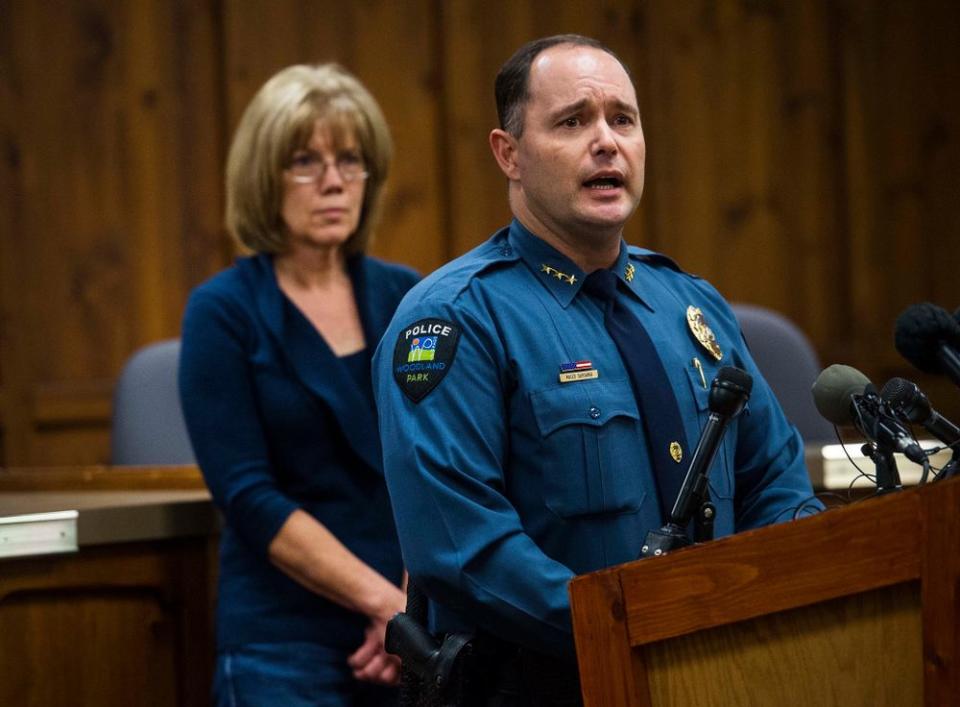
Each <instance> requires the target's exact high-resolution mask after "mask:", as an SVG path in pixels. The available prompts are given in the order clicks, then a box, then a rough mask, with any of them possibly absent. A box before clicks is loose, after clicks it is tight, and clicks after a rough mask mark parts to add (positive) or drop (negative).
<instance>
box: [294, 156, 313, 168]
mask: <svg viewBox="0 0 960 707" xmlns="http://www.w3.org/2000/svg"><path fill="white" fill-rule="evenodd" d="M316 163H317V158H316V157H314V156H313V155H294V156H293V159H292V160H290V166H291V167H312V166H313V165H315V164H316Z"/></svg>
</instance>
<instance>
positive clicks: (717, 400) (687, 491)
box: [640, 366, 753, 558]
mask: <svg viewBox="0 0 960 707" xmlns="http://www.w3.org/2000/svg"><path fill="white" fill-rule="evenodd" d="M752 389H753V378H752V377H751V376H750V374H749V373H747V372H746V371H743V370H740V369H739V368H734V367H732V366H726V367H724V368H721V369H720V370H719V372H718V373H717V377H716V378H714V379H713V383H712V384H711V385H710V397H709V407H710V416H709V417H708V418H707V424H706V426H704V428H703V432H701V433H700V441H699V442H697V448H696V450H695V451H694V453H693V458H692V459H691V460H690V466H689V468H688V469H687V474H686V476H685V477H684V478H683V485H682V486H681V487H680V493H678V494H677V500H676V502H675V503H674V504H673V510H671V511H670V518H669V520H668V521H667V523H666V525H664V526H663V527H662V528H660V529H659V530H651V531H650V532H648V533H647V537H646V540H644V541H643V547H642V548H640V557H641V558H643V557H650V556H653V555H663V554H665V553H667V552H670V551H671V550H677V549H679V548H681V547H686V546H687V545H691V544H692V543H691V541H690V538H688V537H687V533H686V530H685V528H686V527H687V525H689V523H690V521H691V519H693V517H694V514H696V522H695V524H694V525H695V528H694V532H695V533H696V538H697V541H698V542H701V541H704V540H711V539H712V538H713V521H714V519H715V518H716V514H717V509H716V507H715V506H714V505H713V503H712V502H711V501H710V491H709V487H708V485H707V475H708V474H709V473H710V467H711V466H712V465H713V460H714V458H715V457H716V456H717V450H718V449H719V448H720V442H721V441H722V440H723V434H724V432H726V430H727V426H728V425H729V424H730V422H731V421H732V420H733V418H735V417H736V416H737V415H739V414H740V412H741V411H742V410H743V408H744V406H745V405H746V404H747V399H748V398H749V397H750V391H751V390H752Z"/></svg>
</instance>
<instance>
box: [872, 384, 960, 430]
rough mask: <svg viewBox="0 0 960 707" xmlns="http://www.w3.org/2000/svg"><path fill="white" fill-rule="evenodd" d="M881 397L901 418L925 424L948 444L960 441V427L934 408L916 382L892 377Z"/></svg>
mask: <svg viewBox="0 0 960 707" xmlns="http://www.w3.org/2000/svg"><path fill="white" fill-rule="evenodd" d="M880 399H881V400H883V401H884V402H885V403H887V404H889V405H890V407H891V408H893V410H894V411H895V412H897V413H899V415H900V417H901V419H904V420H906V421H907V422H912V423H914V424H920V425H923V426H924V427H925V428H926V430H927V432H929V433H930V434H932V435H933V436H934V437H936V438H937V439H939V440H940V441H941V442H943V443H944V444H946V445H947V446H952V445H954V444H956V443H957V442H960V427H957V426H956V425H955V424H953V423H952V422H950V420H948V419H947V418H945V417H943V416H942V415H940V414H939V413H938V412H937V411H936V410H934V409H933V407H932V406H931V405H930V401H929V400H928V399H927V396H926V395H924V394H923V391H922V390H920V388H919V386H917V384H916V383H913V382H912V381H908V380H906V379H905V378H891V379H890V380H888V381H887V382H886V384H885V385H884V386H883V389H882V390H881V391H880Z"/></svg>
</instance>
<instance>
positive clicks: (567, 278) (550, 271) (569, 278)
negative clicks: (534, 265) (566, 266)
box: [540, 263, 577, 285]
mask: <svg viewBox="0 0 960 707" xmlns="http://www.w3.org/2000/svg"><path fill="white" fill-rule="evenodd" d="M540 272H543V273H546V274H547V275H551V276H553V277H555V278H557V279H558V280H560V281H561V282H565V283H567V284H568V285H572V284H573V283H575V282H576V281H577V276H576V275H567V273H565V272H560V271H559V270H557V269H556V268H551V267H550V266H549V265H547V264H546V263H541V265H540Z"/></svg>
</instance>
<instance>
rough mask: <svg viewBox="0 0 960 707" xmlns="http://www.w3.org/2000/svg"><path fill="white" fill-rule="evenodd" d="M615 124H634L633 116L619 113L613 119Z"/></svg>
mask: <svg viewBox="0 0 960 707" xmlns="http://www.w3.org/2000/svg"><path fill="white" fill-rule="evenodd" d="M613 122H614V124H615V125H633V118H631V117H630V116H629V115H622V114H621V115H618V116H617V117H616V118H614V119H613Z"/></svg>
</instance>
